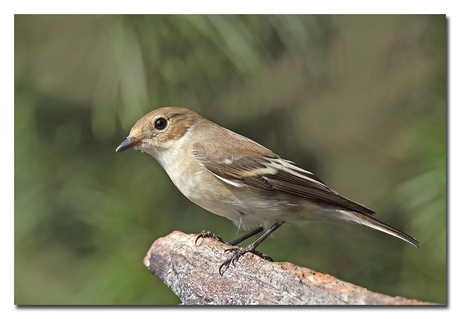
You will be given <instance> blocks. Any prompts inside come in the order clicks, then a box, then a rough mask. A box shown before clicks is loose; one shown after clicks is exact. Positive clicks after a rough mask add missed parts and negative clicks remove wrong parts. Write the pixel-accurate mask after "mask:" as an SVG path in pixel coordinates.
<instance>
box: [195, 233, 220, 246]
mask: <svg viewBox="0 0 460 319" xmlns="http://www.w3.org/2000/svg"><path fill="white" fill-rule="evenodd" d="M200 238H203V239H204V238H213V239H216V240H218V241H220V242H221V243H224V244H226V242H225V241H223V240H222V238H220V236H219V235H216V234H214V233H211V232H210V231H209V230H203V231H202V232H201V233H200V234H199V235H198V237H197V238H196V239H195V246H196V243H197V242H198V239H200Z"/></svg>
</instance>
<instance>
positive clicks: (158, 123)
mask: <svg viewBox="0 0 460 319" xmlns="http://www.w3.org/2000/svg"><path fill="white" fill-rule="evenodd" d="M167 125H168V121H167V120H166V119H164V118H162V117H160V118H159V119H156V120H155V128H156V129H157V130H159V131H163V130H164V129H165V128H166V126H167Z"/></svg>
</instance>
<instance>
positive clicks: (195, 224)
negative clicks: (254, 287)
mask: <svg viewBox="0 0 460 319" xmlns="http://www.w3.org/2000/svg"><path fill="white" fill-rule="evenodd" d="M168 105H174V106H181V107H187V108H190V109H192V110H194V111H196V112H198V113H200V114H202V115H203V116H205V117H207V118H208V119H210V120H212V121H214V122H217V123H219V124H220V125H222V126H224V127H227V128H229V129H231V130H233V131H236V132H238V133H240V134H243V135H245V136H248V137H250V138H252V139H254V140H256V141H258V142H259V143H261V144H263V145H265V146H267V147H268V148H270V149H272V150H273V151H275V152H276V153H278V154H279V155H281V156H282V157H284V158H287V159H290V160H293V161H295V162H296V163H297V164H298V165H300V166H301V167H303V168H305V169H308V170H310V171H312V172H314V173H315V174H316V175H317V176H319V177H320V178H321V179H323V180H324V181H325V182H326V183H327V184H328V185H329V186H330V187H331V188H332V189H334V190H336V191H338V192H339V193H341V194H343V195H344V196H346V197H348V198H351V199H353V200H356V201H358V202H360V203H363V204H365V205H366V206H368V207H370V208H372V209H374V210H375V211H377V217H378V218H380V219H381V220H383V221H385V222H387V223H390V224H391V225H394V226H395V227H398V228H400V229H401V230H404V231H405V232H407V233H409V234H410V235H412V236H415V237H417V239H418V240H419V241H420V244H421V246H420V248H419V249H417V248H414V247H412V246H410V245H409V244H407V243H404V242H403V241H400V240H398V239H395V238H393V237H390V236H388V235H386V234H383V233H379V232H377V231H374V230H371V229H366V228H364V227H359V226H347V225H346V226H343V225H334V224H320V223H310V224H302V225H290V226H289V225H287V226H283V227H281V229H280V230H279V232H280V233H281V234H282V235H278V236H276V235H275V236H274V237H273V238H271V239H269V240H267V241H265V242H264V243H263V244H262V245H261V246H260V247H259V250H260V251H262V252H264V253H266V254H269V255H270V256H271V257H273V258H274V260H275V261H289V262H292V263H295V264H298V265H301V266H305V267H309V268H312V269H314V270H316V271H319V272H322V273H328V274H330V275H333V276H335V277H337V278H339V279H342V280H345V281H348V282H351V283H354V284H356V285H360V286H363V287H366V288H367V289H370V290H372V291H376V292H381V293H384V294H389V295H392V296H395V295H400V296H403V297H407V298H414V299H419V300H422V301H430V302H437V303H445V302H446V116H447V112H446V17H445V16H443V15H431V16H423V15H411V16H407V15H398V16H381V15H372V16H352V15H347V16H325V15H322V16H311V15H289V16H285V15H245V16H235V15H225V16H220V15H209V16H204V15H149V16H143V15H135V16H134V15H131V16H110V15H109V16H98V15H91V16H74V15H53V16H47V15H16V16H15V115H14V118H15V122H14V130H15V131H14V132H15V133H14V134H15V150H14V161H15V172H14V174H15V184H14V190H15V303H16V304H23V305H25V304H37V305H41V304H52V305H61V304H69V305H77V304H78V305H81V304H83V305H95V304H103V305H115V304H117V305H118V304H123V305H141V304H142V305H156V304H177V303H180V300H179V299H178V298H177V297H176V296H175V295H174V294H173V293H172V291H171V290H170V289H169V288H168V287H166V286H165V285H164V284H163V283H162V282H161V281H160V280H159V279H157V278H156V277H154V276H152V275H151V274H150V273H149V272H148V271H147V270H146V269H145V268H144V266H143V264H142V259H143V257H144V256H145V254H146V252H147V250H148V249H149V247H150V245H151V244H152V242H153V241H154V240H156V239H157V238H159V237H161V236H165V235H167V234H169V233H170V232H172V231H173V230H181V231H183V232H187V233H199V232H201V231H202V230H203V229H208V230H211V231H213V232H215V233H217V234H220V235H221V236H222V237H223V238H224V239H225V240H231V239H234V238H236V237H238V236H240V235H241V234H242V233H243V232H239V233H238V234H237V229H236V227H235V226H234V225H233V224H232V223H231V222H230V221H229V220H227V219H225V218H222V217H219V216H215V215H213V214H211V213H209V212H207V211H205V210H203V209H201V208H200V207H198V206H196V205H195V204H193V203H191V202H189V201H188V200H187V199H186V198H185V197H184V196H182V194H180V193H179V191H178V190H177V189H176V188H175V187H174V185H173V184H172V183H171V181H170V180H169V178H168V176H167V175H166V173H165V172H164V171H163V169H162V168H161V167H160V165H159V164H158V163H157V162H156V161H155V160H154V159H153V158H151V157H150V156H148V155H146V154H141V153H140V152H134V151H126V152H123V153H115V148H116V147H117V146H118V144H119V143H121V142H122V141H123V140H124V138H125V137H126V136H127V135H128V133H129V130H130V128H131V127H132V126H133V125H134V123H135V122H136V121H137V120H138V119H139V118H140V117H142V116H143V115H144V114H145V113H147V112H149V111H151V110H152V109H155V108H158V107H162V106H168ZM216 271H217V269H216Z"/></svg>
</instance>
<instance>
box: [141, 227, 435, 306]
mask: <svg viewBox="0 0 460 319" xmlns="http://www.w3.org/2000/svg"><path fill="white" fill-rule="evenodd" d="M197 236H198V235H195V234H184V233H182V232H179V231H174V232H172V233H171V234H169V235H168V236H166V237H162V238H159V239H158V240H156V241H155V242H154V243H153V245H152V247H151V248H150V250H149V251H148V253H147V255H146V256H145V258H144V265H145V266H146V267H147V268H148V270H149V271H150V272H151V273H152V274H154V275H155V276H157V277H158V278H160V279H161V280H162V281H163V282H164V283H165V284H166V285H167V286H168V287H170V288H171V289H172V291H173V292H174V293H175V294H176V295H177V296H178V297H179V298H180V299H181V300H182V302H183V304H184V305H428V304H429V303H426V302H420V301H417V300H410V299H406V298H402V297H390V296H386V295H383V294H380V293H375V292H371V291H369V290H367V289H365V288H362V287H359V286H356V285H353V284H350V283H347V282H344V281H341V280H339V279H337V278H335V277H333V276H330V275H325V274H321V273H319V272H316V271H313V270H311V269H308V268H303V267H299V266H296V265H293V264H291V263H288V262H269V261H266V260H264V259H262V258H260V257H258V256H256V255H254V254H252V253H246V254H245V255H244V256H242V257H241V258H240V259H239V261H238V263H237V264H236V267H234V266H230V267H229V268H228V269H227V270H226V271H225V273H224V274H223V276H220V275H219V271H218V270H219V266H220V264H221V263H222V262H223V260H225V258H227V257H228V256H229V253H224V250H225V249H226V248H229V246H227V245H225V244H223V243H221V242H219V241H217V240H215V239H211V238H205V239H199V240H198V242H197V244H196V245H195V240H196V238H197Z"/></svg>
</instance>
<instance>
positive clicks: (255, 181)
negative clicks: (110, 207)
mask: <svg viewBox="0 0 460 319" xmlns="http://www.w3.org/2000/svg"><path fill="white" fill-rule="evenodd" d="M193 155H194V157H195V159H196V160H197V161H198V162H199V163H200V164H201V165H203V166H204V167H205V168H206V169H207V170H208V171H209V172H211V173H212V174H214V175H215V176H216V177H218V178H219V179H221V180H222V181H224V182H226V183H227V184H230V185H233V186H235V187H244V186H249V187H254V188H258V189H263V190H268V191H280V192H285V193H289V194H293V195H296V196H300V197H304V198H307V199H309V200H311V201H313V202H317V203H322V204H327V205H333V206H338V207H340V208H342V209H346V210H352V211H355V212H359V213H363V214H366V215H373V214H375V212H374V211H372V210H371V209H369V208H367V207H365V206H363V205H361V204H358V203H355V202H353V201H351V200H349V199H347V198H345V197H343V196H342V195H340V194H338V193H337V192H335V191H333V190H331V189H330V188H329V187H327V186H326V185H325V184H324V183H323V182H322V181H321V180H320V179H319V178H317V177H316V176H315V175H313V174H312V173H310V172H308V171H306V170H304V169H302V168H300V167H298V166H296V165H295V164H294V163H293V162H291V161H287V160H284V159H282V158H279V157H277V156H276V155H270V156H264V157H250V156H242V155H234V154H230V153H225V152H221V151H219V150H216V149H215V148H212V149H209V148H206V146H205V145H204V144H202V143H196V144H194V146H193Z"/></svg>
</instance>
